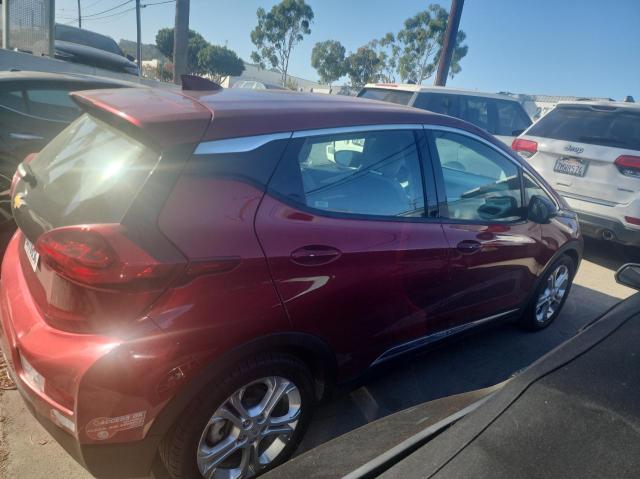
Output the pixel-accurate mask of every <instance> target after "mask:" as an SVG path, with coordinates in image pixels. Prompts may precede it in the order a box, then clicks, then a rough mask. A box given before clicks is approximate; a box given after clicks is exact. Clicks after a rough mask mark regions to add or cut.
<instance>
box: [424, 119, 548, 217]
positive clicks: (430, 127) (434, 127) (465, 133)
mask: <svg viewBox="0 0 640 479" xmlns="http://www.w3.org/2000/svg"><path fill="white" fill-rule="evenodd" d="M422 126H423V128H424V129H425V130H431V131H433V130H436V131H438V130H439V131H448V132H450V133H455V134H457V135H463V136H466V137H468V138H471V139H473V140H476V141H479V142H481V143H484V144H485V145H487V146H488V147H490V148H491V149H493V150H494V151H495V152H497V153H499V154H500V155H502V156H503V157H504V158H506V159H507V160H509V161H510V162H511V163H513V164H514V165H516V167H518V168H519V169H520V170H521V171H522V172H523V173H529V176H530V177H531V180H532V181H533V182H534V183H535V184H536V185H538V187H539V188H540V189H541V190H544V192H545V193H546V194H547V196H548V197H549V199H550V200H551V201H553V203H554V204H555V205H556V208H558V209H560V205H559V204H558V202H557V201H556V199H555V197H554V195H552V194H551V193H549V190H548V189H547V188H545V187H544V186H543V185H541V184H540V183H538V181H537V180H536V178H535V176H533V175H532V174H531V172H530V171H529V170H528V169H527V167H525V166H524V165H523V164H522V163H520V162H519V161H518V160H516V159H515V158H512V157H511V156H509V155H507V154H506V153H505V152H504V151H502V150H501V149H500V148H498V147H497V146H496V145H494V144H493V143H491V142H490V141H487V140H485V139H484V138H482V137H480V136H478V135H476V134H474V133H471V132H469V131H465V130H460V129H457V128H451V127H449V126H440V125H422ZM522 189H523V190H522V193H523V194H524V184H523V185H522Z"/></svg>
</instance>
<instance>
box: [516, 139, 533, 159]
mask: <svg viewBox="0 0 640 479" xmlns="http://www.w3.org/2000/svg"><path fill="white" fill-rule="evenodd" d="M511 149H512V150H513V151H515V152H517V153H519V154H520V156H522V157H524V158H531V157H532V156H533V155H535V154H536V153H537V152H538V143H537V142H535V141H531V140H524V139H522V138H516V139H515V140H513V143H511Z"/></svg>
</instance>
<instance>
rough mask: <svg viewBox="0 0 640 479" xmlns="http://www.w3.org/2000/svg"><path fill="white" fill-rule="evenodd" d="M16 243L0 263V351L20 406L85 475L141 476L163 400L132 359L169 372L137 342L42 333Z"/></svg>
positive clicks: (150, 457)
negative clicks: (0, 273) (14, 384)
mask: <svg viewBox="0 0 640 479" xmlns="http://www.w3.org/2000/svg"><path fill="white" fill-rule="evenodd" d="M19 237H20V233H18V234H16V236H14V238H13V239H12V240H11V242H10V243H9V246H8V247H7V251H6V253H5V257H4V260H3V263H2V281H1V282H0V349H1V350H2V353H3V355H4V356H5V358H6V360H7V361H6V362H7V364H8V369H9V374H10V375H11V376H12V378H13V379H14V381H15V383H16V386H17V388H18V390H19V392H20V394H21V396H22V397H23V399H24V402H25V403H26V405H27V407H28V409H29V410H30V411H31V412H32V413H33V415H34V416H35V417H36V419H37V420H38V421H39V422H40V423H41V424H42V425H43V426H44V428H45V429H46V430H47V431H49V432H50V433H51V435H52V436H53V437H54V438H55V439H56V440H57V441H58V442H59V443H60V444H61V445H62V446H63V447H64V449H65V450H67V452H68V453H69V454H70V455H71V456H72V457H73V458H74V459H76V460H77V461H78V462H79V463H80V464H81V465H82V466H84V467H85V468H86V469H87V470H88V471H89V472H90V473H91V474H93V475H95V476H97V477H136V476H138V477H139V476H144V475H147V474H148V473H149V471H150V469H151V466H152V464H153V460H154V458H155V453H156V450H157V445H158V442H159V440H160V438H159V437H156V436H155V435H153V436H152V435H150V433H149V431H150V428H151V426H152V424H153V422H154V419H155V418H156V417H157V416H158V414H159V413H160V411H161V410H162V409H163V407H164V405H165V404H166V402H167V401H168V398H165V399H164V400H163V398H161V397H159V394H158V393H157V391H156V388H155V387H154V388H153V389H152V392H149V382H147V381H145V379H146V378H145V377H144V374H141V372H140V370H141V369H144V370H146V371H148V372H147V377H152V376H155V374H154V372H155V371H153V370H152V369H151V368H150V366H149V363H148V362H146V364H141V365H140V367H138V365H136V362H135V360H133V361H131V360H130V358H131V356H134V357H135V356H136V355H140V356H142V355H144V356H145V358H147V359H148V360H150V361H153V360H154V359H155V360H156V361H155V362H154V364H155V365H156V367H157V368H158V370H160V371H162V370H163V369H164V368H166V367H169V368H170V367H171V366H167V364H166V363H165V362H163V361H162V360H161V358H158V357H155V358H154V357H151V356H150V355H149V354H148V351H144V352H141V351H140V350H139V347H138V346H139V342H138V341H131V342H129V341H123V342H118V341H117V340H115V338H113V337H109V338H106V337H104V336H98V335H89V334H75V333H67V332H63V331H59V330H56V329H53V328H51V327H50V326H48V325H47V323H46V322H45V321H44V320H43V318H42V316H41V313H40V311H39V309H38V308H37V306H36V305H35V304H34V303H33V299H32V298H31V295H30V294H29V290H28V286H27V284H26V282H25V279H24V275H23V273H22V268H21V265H20V261H19V258H18V251H19V249H18V244H19ZM162 336H164V335H161V336H160V337H162ZM143 342H145V343H149V342H151V343H153V340H149V338H145V340H144V341H143ZM153 347H154V348H155V347H157V345H156V344H154V345H153ZM136 349H137V350H136ZM160 350H162V348H160ZM166 350H167V347H166V345H165V349H164V351H166ZM154 369H155V368H154ZM128 370H131V371H130V373H128ZM61 384H65V385H66V387H62V386H61ZM152 384H153V383H152ZM156 384H157V383H156ZM153 386H155V384H153Z"/></svg>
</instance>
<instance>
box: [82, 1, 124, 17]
mask: <svg viewBox="0 0 640 479" xmlns="http://www.w3.org/2000/svg"><path fill="white" fill-rule="evenodd" d="M131 2H133V0H125V1H124V2H122V3H119V4H118V5H116V6H115V7H111V8H108V9H106V10H103V11H101V12H97V13H92V14H91V15H85V16H84V18H89V17H96V16H98V15H102V14H103V13H108V12H112V11H113V10H116V9H118V8H120V7H122V6H124V5H126V4H128V3H131Z"/></svg>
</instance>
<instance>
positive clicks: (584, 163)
mask: <svg viewBox="0 0 640 479" xmlns="http://www.w3.org/2000/svg"><path fill="white" fill-rule="evenodd" d="M513 149H514V150H516V151H517V152H518V153H520V155H521V156H522V157H524V158H526V160H527V161H528V162H529V164H530V165H531V166H533V167H534V168H535V169H536V170H537V171H538V172H539V173H540V174H541V175H542V176H544V178H545V179H546V180H547V181H549V183H551V185H552V186H553V187H554V188H555V189H556V190H557V191H558V192H559V193H560V194H561V195H562V196H563V197H564V198H565V200H566V201H567V203H569V205H570V206H571V208H572V209H573V210H575V211H576V212H578V214H579V217H580V222H581V224H582V228H583V231H584V233H585V234H586V235H589V236H593V237H596V238H604V239H605V240H609V241H616V242H619V243H624V244H629V245H635V246H640V105H638V104H636V103H625V102H596V101H576V102H561V103H559V104H558V106H556V108H554V109H553V110H552V111H551V112H549V113H548V114H546V115H545V116H544V117H543V118H541V119H540V120H539V121H538V122H537V123H536V124H534V125H533V126H532V127H531V128H529V129H528V130H527V131H525V132H524V133H523V134H522V136H520V137H519V138H518V139H517V140H515V141H514V142H513Z"/></svg>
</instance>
